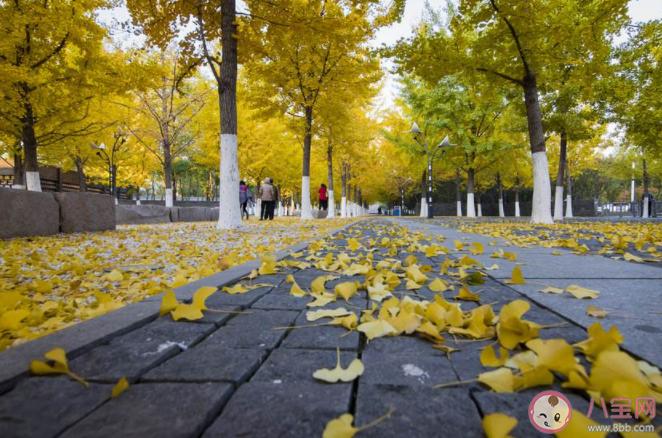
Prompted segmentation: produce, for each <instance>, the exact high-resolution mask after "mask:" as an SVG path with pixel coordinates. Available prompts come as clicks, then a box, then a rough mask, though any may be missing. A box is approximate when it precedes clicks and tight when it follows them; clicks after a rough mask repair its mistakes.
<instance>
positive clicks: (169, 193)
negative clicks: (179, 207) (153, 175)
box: [165, 189, 174, 207]
mask: <svg viewBox="0 0 662 438" xmlns="http://www.w3.org/2000/svg"><path fill="white" fill-rule="evenodd" d="M173 205H174V202H173V196H172V189H165V206H166V207H172V206H173Z"/></svg>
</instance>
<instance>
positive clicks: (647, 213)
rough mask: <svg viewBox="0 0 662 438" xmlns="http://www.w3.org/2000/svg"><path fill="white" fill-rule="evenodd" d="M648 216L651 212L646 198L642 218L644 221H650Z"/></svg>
mask: <svg viewBox="0 0 662 438" xmlns="http://www.w3.org/2000/svg"><path fill="white" fill-rule="evenodd" d="M648 215H649V212H648V198H646V197H645V198H644V206H643V208H642V209H641V217H642V218H644V219H648Z"/></svg>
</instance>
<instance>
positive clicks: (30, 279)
mask: <svg viewBox="0 0 662 438" xmlns="http://www.w3.org/2000/svg"><path fill="white" fill-rule="evenodd" d="M346 223H347V222H346V220H344V221H341V220H340V219H338V220H325V221H305V222H302V221H300V220H297V219H293V218H292V219H290V218H279V219H277V220H274V221H273V222H271V221H269V222H251V223H248V224H246V225H245V227H244V229H243V230H240V231H219V230H217V229H216V228H215V226H214V225H215V224H213V223H179V224H164V225H161V224H159V225H139V226H123V227H120V228H119V229H118V230H116V231H108V232H99V233H78V234H68V235H58V236H50V237H32V238H18V239H11V240H0V351H1V350H3V349H5V348H7V347H10V346H12V345H16V344H18V343H22V342H25V341H27V340H30V339H34V338H37V337H40V336H43V335H45V334H48V333H51V332H53V331H56V330H59V329H62V328H64V327H67V326H69V325H71V324H75V323H77V322H80V321H82V320H85V319H88V318H93V317H95V316H99V315H102V314H104V313H107V312H109V311H111V310H114V309H117V308H119V307H122V306H124V305H126V304H128V303H132V302H136V301H140V300H142V299H144V298H146V297H148V296H150V295H154V294H158V293H161V292H165V291H167V290H169V289H170V288H174V287H178V286H181V285H184V284H186V283H188V282H191V281H194V280H197V279H199V278H202V277H205V276H208V275H211V274H214V273H216V272H219V271H222V270H224V269H227V268H229V267H231V266H234V265H237V264H240V263H243V262H245V261H247V260H249V259H254V258H256V257H257V256H258V255H259V254H262V253H273V252H275V251H277V250H280V249H284V248H286V247H288V246H290V245H293V244H294V243H297V242H300V241H302V240H310V239H314V238H316V237H317V236H319V235H320V234H323V233H325V232H327V231H330V230H331V229H333V228H337V227H339V226H340V225H343V224H346ZM185 310H187V309H185V308H181V309H180V312H182V311H185ZM188 311H191V309H188Z"/></svg>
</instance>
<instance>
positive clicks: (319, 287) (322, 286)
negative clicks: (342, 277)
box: [310, 275, 336, 294]
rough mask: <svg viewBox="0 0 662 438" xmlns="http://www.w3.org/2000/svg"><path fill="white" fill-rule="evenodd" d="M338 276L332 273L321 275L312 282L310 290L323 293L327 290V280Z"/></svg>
mask: <svg viewBox="0 0 662 438" xmlns="http://www.w3.org/2000/svg"><path fill="white" fill-rule="evenodd" d="M334 278H336V277H334V276H332V275H320V276H319V277H317V278H315V279H314V280H313V281H312V283H310V291H311V292H312V293H313V294H323V293H324V292H326V282H327V281H329V280H332V279H334Z"/></svg>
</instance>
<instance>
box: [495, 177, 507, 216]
mask: <svg viewBox="0 0 662 438" xmlns="http://www.w3.org/2000/svg"><path fill="white" fill-rule="evenodd" d="M496 183H497V192H498V194H499V217H505V216H506V212H505V210H504V208H503V186H502V185H501V174H500V173H499V172H497V174H496Z"/></svg>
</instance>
